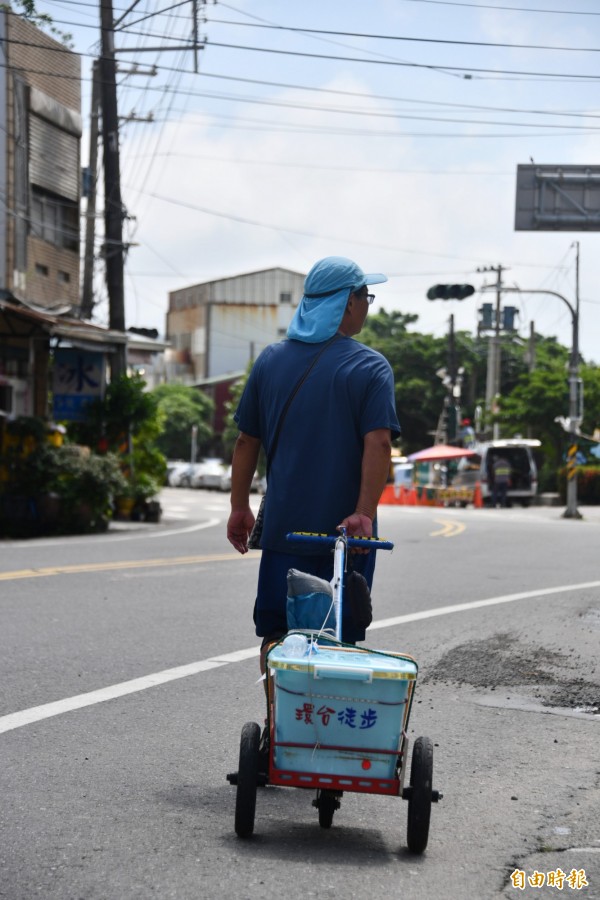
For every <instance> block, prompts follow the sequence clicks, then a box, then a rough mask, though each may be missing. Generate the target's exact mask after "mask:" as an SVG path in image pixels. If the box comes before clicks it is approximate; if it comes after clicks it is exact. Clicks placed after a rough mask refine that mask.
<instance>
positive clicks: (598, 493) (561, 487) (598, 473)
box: [558, 465, 600, 505]
mask: <svg viewBox="0 0 600 900" xmlns="http://www.w3.org/2000/svg"><path fill="white" fill-rule="evenodd" d="M558 491H559V494H560V499H561V501H562V502H563V503H565V502H566V497H567V470H566V468H562V469H561V470H560V471H559V473H558ZM577 502H578V503H581V504H582V505H585V504H588V505H592V504H594V505H595V504H600V465H597V466H577Z"/></svg>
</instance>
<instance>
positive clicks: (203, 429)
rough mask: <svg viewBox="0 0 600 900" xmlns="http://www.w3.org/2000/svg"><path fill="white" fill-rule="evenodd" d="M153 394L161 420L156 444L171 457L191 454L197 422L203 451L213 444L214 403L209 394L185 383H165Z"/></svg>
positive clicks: (179, 457) (177, 457) (180, 457)
mask: <svg viewBox="0 0 600 900" xmlns="http://www.w3.org/2000/svg"><path fill="white" fill-rule="evenodd" d="M150 395H151V396H152V397H153V399H154V400H155V401H156V403H157V405H158V412H159V418H160V424H161V430H160V434H159V435H158V437H157V439H156V444H157V446H158V448H159V450H160V451H161V452H162V453H164V455H165V456H166V457H167V459H187V458H188V457H189V455H190V447H191V434H192V427H193V426H194V425H195V426H196V427H197V429H198V433H197V438H196V440H197V447H198V449H199V450H200V451H202V450H203V449H204V448H205V447H206V446H207V445H208V444H209V442H210V441H211V440H212V438H213V429H212V426H211V425H210V419H211V417H212V414H213V411H214V404H213V402H212V400H211V399H210V398H209V397H207V396H206V394H203V393H202V392H201V391H199V390H198V389H197V388H192V387H186V386H185V385H183V384H161V385H159V386H158V387H156V388H154V390H152V391H151V392H150Z"/></svg>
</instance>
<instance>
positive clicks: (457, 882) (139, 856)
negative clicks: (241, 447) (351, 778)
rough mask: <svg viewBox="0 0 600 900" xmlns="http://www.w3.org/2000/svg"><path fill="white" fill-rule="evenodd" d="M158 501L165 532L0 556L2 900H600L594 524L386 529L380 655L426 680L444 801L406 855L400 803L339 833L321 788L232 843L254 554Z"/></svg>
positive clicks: (599, 581)
mask: <svg viewBox="0 0 600 900" xmlns="http://www.w3.org/2000/svg"><path fill="white" fill-rule="evenodd" d="M162 500H163V505H164V509H165V515H164V519H163V522H162V523H161V524H160V525H152V526H146V525H125V524H123V525H120V526H119V527H118V528H115V529H114V530H111V532H109V534H107V535H99V536H91V537H81V538H75V537H73V538H68V539H61V540H37V541H28V542H25V541H18V542H2V543H0V617H1V618H0V622H1V627H0V650H1V652H0V676H1V677H0V685H1V689H0V704H1V707H0V745H1V753H0V758H1V760H2V764H1V767H0V779H1V791H2V795H1V796H2V804H1V813H0V828H1V835H0V897H2V898H8V900H30V898H34V897H35V898H42V900H59V898H60V900H148V898H159V900H163V898H164V900H166V898H177V900H196V898H208V900H212V898H215V900H220V898H234V897H235V898H240V900H255V898H261V900H262V898H264V897H267V896H281V895H283V896H286V898H289V900H297V898H298V900H299V898H310V897H316V898H326V900H329V898H331V900H333V898H336V900H337V898H340V897H343V898H363V897H364V896H365V895H367V894H369V895H373V896H381V897H386V898H387V897H390V898H396V897H398V898H407V900H412V898H418V900H420V898H426V900H429V898H432V900H434V898H435V900H437V898H440V900H442V898H443V900H446V898H449V900H463V898H488V897H490V898H491V897H503V898H508V897H517V896H525V897H534V896H535V897H555V896H559V895H561V894H562V895H565V894H566V895H570V894H571V893H573V894H575V893H578V894H580V895H581V896H584V897H586V898H600V812H599V810H600V804H599V800H600V754H599V753H598V748H599V746H600V742H599V731H598V727H599V724H600V713H599V710H600V669H599V667H598V658H599V654H598V645H599V641H600V566H599V564H598V543H599V539H600V515H598V512H597V511H596V510H593V511H586V510H583V512H584V513H586V517H585V518H584V520H583V521H573V520H564V519H562V518H561V517H560V512H561V510H557V509H540V508H532V509H529V510H521V509H514V510H496V511H492V510H471V509H468V510H442V509H426V508H410V507H399V508H390V507H384V508H382V510H381V513H380V520H381V524H380V533H381V534H382V536H383V537H386V538H389V539H391V540H393V541H394V542H395V544H396V549H395V550H394V551H393V553H388V554H383V553H380V554H379V559H378V570H377V575H376V582H375V586H374V591H373V600H374V613H375V621H374V624H373V626H372V628H371V629H370V631H369V635H368V642H367V643H368V644H369V645H370V646H372V647H376V648H379V649H386V648H387V649H395V650H405V651H406V652H408V653H410V654H412V655H413V656H415V657H416V659H417V660H418V662H419V667H420V670H419V682H418V685H417V693H416V700H415V704H414V706H413V710H412V715H411V720H410V724H409V734H410V737H411V739H412V738H414V737H416V736H417V735H420V734H426V735H429V736H430V737H431V738H432V740H433V741H434V744H435V758H434V786H435V787H437V788H439V789H440V790H442V791H443V793H444V799H443V801H442V802H441V803H439V804H438V805H437V806H434V807H433V811H432V824H431V832H430V842H429V846H428V849H427V851H426V853H425V854H424V855H423V856H422V857H413V856H410V855H409V854H408V853H407V851H406V815H407V804H406V803H405V802H404V801H402V800H399V799H396V798H384V797H379V796H370V795H357V794H346V795H345V796H344V798H343V800H342V808H341V809H340V810H339V811H338V812H336V814H335V817H334V824H333V827H332V828H331V829H330V830H323V829H321V828H320V827H319V825H318V821H317V813H316V810H314V809H313V808H312V806H311V799H312V794H311V793H309V792H306V791H301V790H297V789H287V788H282V789H278V788H272V787H269V788H266V789H261V790H260V791H259V796H258V803H257V814H256V831H255V835H254V837H253V838H251V839H250V840H247V841H242V840H240V839H238V838H236V836H235V834H234V831H233V809H234V800H235V790H234V788H232V787H230V786H229V785H228V783H227V782H226V780H225V775H226V773H227V772H228V771H231V770H233V769H235V768H236V766H237V754H238V746H239V735H240V730H241V726H242V724H243V723H244V722H245V721H247V720H250V719H254V720H256V721H259V722H260V721H262V718H263V716H264V710H263V706H264V700H263V693H262V686H261V684H259V683H257V679H258V661H257V650H256V645H257V641H256V638H255V636H254V633H253V626H252V621H251V609H252V601H253V590H254V583H255V579H256V575H257V570H258V558H259V554H258V553H252V554H248V555H247V556H246V557H244V558H241V557H239V556H237V555H236V554H235V553H234V552H233V551H231V552H230V548H229V545H228V544H227V543H226V541H225V537H224V524H225V519H226V515H227V498H226V497H225V496H223V495H220V494H209V493H205V492H201V491H188V490H167V491H165V492H164V496H163V498H162ZM256 502H257V503H258V498H257V501H256ZM560 873H564V880H561V879H562V876H561V874H560ZM511 875H512V876H513V878H512V880H511ZM542 878H543V881H544V884H543V886H535V885H536V883H537V884H539V883H540V881H541V880H542ZM584 882H587V884H585V883H584ZM521 883H523V885H524V886H523V889H522V890H521V889H520V887H521ZM560 884H562V890H559V885H560Z"/></svg>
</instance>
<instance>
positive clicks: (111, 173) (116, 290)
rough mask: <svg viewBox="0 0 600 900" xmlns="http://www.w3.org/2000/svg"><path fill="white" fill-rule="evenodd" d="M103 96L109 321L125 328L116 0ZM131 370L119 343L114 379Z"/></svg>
mask: <svg viewBox="0 0 600 900" xmlns="http://www.w3.org/2000/svg"><path fill="white" fill-rule="evenodd" d="M100 25H101V35H102V41H101V45H102V56H101V58H100V97H101V104H102V144H103V149H104V153H103V157H104V259H105V264H106V287H107V290H108V308H109V324H110V327H111V329H113V330H115V331H122V332H124V331H125V292H124V287H123V204H122V201H121V170H120V159H119V117H118V112H117V78H116V68H117V67H116V61H115V43H114V20H113V7H112V0H101V5H100ZM126 371H127V347H126V345H125V344H118V345H117V349H116V352H115V353H114V354H113V359H112V362H111V375H112V377H113V378H115V377H118V376H119V375H124V374H125V373H126Z"/></svg>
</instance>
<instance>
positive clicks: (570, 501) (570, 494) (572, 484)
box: [502, 287, 581, 519]
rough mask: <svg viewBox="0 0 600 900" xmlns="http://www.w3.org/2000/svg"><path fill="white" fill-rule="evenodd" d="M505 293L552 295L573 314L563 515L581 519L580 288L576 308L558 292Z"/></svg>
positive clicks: (513, 289)
mask: <svg viewBox="0 0 600 900" xmlns="http://www.w3.org/2000/svg"><path fill="white" fill-rule="evenodd" d="M502 291H503V292H507V293H513V294H550V296H552V297H558V299H559V300H562V301H563V303H566V304H567V306H568V307H569V312H570V313H571V323H572V329H573V337H572V342H571V358H570V361H569V419H568V430H569V450H568V453H567V508H566V509H565V511H564V513H563V517H564V518H565V519H581V513H580V512H579V510H578V509H577V469H576V461H577V460H576V455H577V434H578V431H579V426H580V425H581V411H580V408H579V398H580V390H579V288H578V287H577V290H576V298H575V306H573V304H572V303H571V302H570V301H569V300H567V298H566V297H563V295H562V294H558V293H557V292H556V291H545V290H524V289H523V288H518V287H503V288H502Z"/></svg>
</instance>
